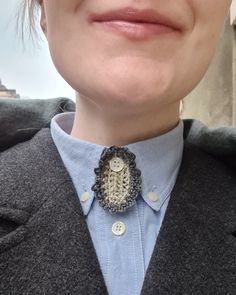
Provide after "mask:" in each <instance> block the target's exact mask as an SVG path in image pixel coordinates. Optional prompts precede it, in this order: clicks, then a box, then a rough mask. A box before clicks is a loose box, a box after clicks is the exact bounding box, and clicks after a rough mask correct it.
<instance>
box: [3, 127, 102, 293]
mask: <svg viewBox="0 0 236 295" xmlns="http://www.w3.org/2000/svg"><path fill="white" fill-rule="evenodd" d="M3 157H5V159H3V163H4V165H5V166H6V167H7V166H9V165H17V166H18V168H17V169H14V168H13V169H11V170H10V171H11V174H9V175H7V172H8V168H5V173H4V171H3V175H7V176H6V177H7V179H6V182H5V183H1V184H0V189H1V190H0V196H1V198H0V209H1V206H2V208H3V207H4V208H5V209H4V210H0V220H1V217H4V220H5V223H6V225H4V224H5V223H2V224H3V225H4V228H3V229H4V233H5V235H4V233H3V234H2V235H3V236H1V235H0V246H1V247H0V293H1V294H47V295H49V294H61V295H65V294H70V295H78V294H107V288H106V285H105V282H104V279H103V275H102V272H101V269H100V266H99V262H98V259H97V255H96V252H95V248H94V246H93V242H92V239H91V236H90V233H89V230H88V227H87V223H86V220H85V218H84V215H83V212H82V208H81V205H80V202H79V199H78V196H77V194H76V192H75V190H74V187H73V185H72V182H71V179H70V177H69V175H68V174H67V171H66V169H65V168H64V166H63V163H62V161H61V158H60V156H59V154H58V152H57V150H56V147H55V145H54V143H53V141H52V139H51V136H50V131H49V129H44V130H42V131H40V132H39V133H38V134H37V135H36V136H35V137H34V138H33V139H32V140H31V142H30V144H29V143H25V144H22V145H21V146H20V147H19V148H17V147H16V148H15V150H13V151H9V156H8V152H6V153H5V154H3ZM35 161H37V170H36V169H35ZM1 167H2V166H1V161H0V168H1ZM19 167H22V168H21V172H20V171H19V169H20V168H19ZM11 168H12V167H11ZM25 168H26V169H25ZM19 172H20V173H19ZM1 179H2V178H1ZM9 191H10V192H11V193H12V195H10V194H9ZM19 191H20V192H21V193H20V195H19ZM4 198H5V200H4ZM22 212H23V213H22ZM24 212H27V213H24ZM29 215H30V217H29ZM13 221H18V224H17V225H16V226H14V227H13V226H12V223H13ZM14 224H15V223H14ZM19 224H20V225H19ZM17 226H18V227H17ZM16 227H17V228H16ZM0 229H1V223H0ZM19 232H20V236H19ZM0 233H1V230H0ZM1 249H2V251H1Z"/></svg>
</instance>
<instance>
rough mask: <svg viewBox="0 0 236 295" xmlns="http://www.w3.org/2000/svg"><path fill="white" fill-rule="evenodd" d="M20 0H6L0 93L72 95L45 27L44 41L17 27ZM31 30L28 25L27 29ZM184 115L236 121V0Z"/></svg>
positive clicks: (0, 0)
mask: <svg viewBox="0 0 236 295" xmlns="http://www.w3.org/2000/svg"><path fill="white" fill-rule="evenodd" d="M20 3H21V1H19V0H8V1H5V0H0V4H2V5H1V10H0V36H1V38H0V99H1V98H5V97H11V98H12V99H16V98H17V99H19V98H20V99H24V98H32V99H35V98H42V99H46V98H54V97H68V98H70V99H72V100H74V101H75V94H74V90H73V89H72V88H71V87H70V86H69V85H68V84H67V83H66V82H65V81H64V80H63V79H62V77H61V76H60V75H59V74H58V73H57V71H56V69H55V67H54V65H53V63H52V61H51V58H50V54H49V50H48V48H47V42H46V40H45V37H44V36H43V34H41V33H40V30H39V34H40V39H41V40H42V41H41V42H39V43H36V44H34V42H33V40H32V39H30V38H29V39H26V42H25V47H24V45H23V43H22V40H21V37H20V36H19V35H18V36H17V35H16V32H17V21H16V19H17V11H19V9H20ZM25 33H26V36H27V31H26V32H25ZM181 116H182V118H196V119H199V120H201V121H202V122H203V123H205V124H206V125H208V126H209V127H218V126H236V0H233V3H232V7H231V13H230V15H229V18H228V19H227V22H226V23H225V26H224V29H223V31H222V35H221V38H220V42H219V45H218V48H217V51H216V54H215V57H214V59H213V61H212V64H211V66H210V68H209V70H208V72H207V73H206V75H205V77H204V78H203V80H202V81H201V82H200V84H199V85H198V87H197V88H195V89H194V91H192V92H191V93H190V94H189V95H188V96H187V97H186V98H185V99H184V100H183V106H182V115H181Z"/></svg>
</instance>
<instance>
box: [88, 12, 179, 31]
mask: <svg viewBox="0 0 236 295" xmlns="http://www.w3.org/2000/svg"><path fill="white" fill-rule="evenodd" d="M89 20H90V21H91V22H104V21H127V22H146V23H154V24H160V25H165V26H168V27H171V28H173V29H176V30H180V29H181V26H180V24H179V23H177V22H176V21H175V20H173V19H171V18H170V17H168V16H166V15H163V14H161V13H159V12H157V11H155V10H153V9H149V8H147V9H136V8H133V7H124V8H121V9H117V10H110V11H107V12H105V13H101V14H98V13H92V14H91V15H90V16H89Z"/></svg>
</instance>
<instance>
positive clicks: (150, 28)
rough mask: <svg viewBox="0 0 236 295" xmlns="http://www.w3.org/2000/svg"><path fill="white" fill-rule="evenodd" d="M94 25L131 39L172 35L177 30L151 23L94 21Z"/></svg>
mask: <svg viewBox="0 0 236 295" xmlns="http://www.w3.org/2000/svg"><path fill="white" fill-rule="evenodd" d="M94 23H95V24H97V25H99V26H100V27H103V28H105V29H108V30H110V31H113V32H115V33H118V34H122V35H124V36H126V37H128V38H131V39H146V38H150V37H154V36H157V35H162V34H167V33H173V32H176V31H177V30H176V29H174V28H171V27H168V26H165V25H161V24H153V23H141V22H140V23H138V22H127V21H104V22H103V21H99V22H98V21H95V22H94Z"/></svg>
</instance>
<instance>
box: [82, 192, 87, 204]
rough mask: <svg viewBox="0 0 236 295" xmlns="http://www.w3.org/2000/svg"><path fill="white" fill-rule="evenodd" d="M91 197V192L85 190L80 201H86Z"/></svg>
mask: <svg viewBox="0 0 236 295" xmlns="http://www.w3.org/2000/svg"><path fill="white" fill-rule="evenodd" d="M88 198H89V193H88V192H84V193H82V195H81V196H80V201H81V202H86V201H87V200H88Z"/></svg>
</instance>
